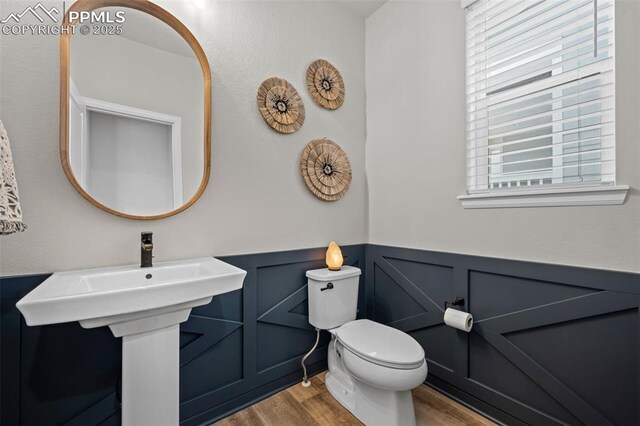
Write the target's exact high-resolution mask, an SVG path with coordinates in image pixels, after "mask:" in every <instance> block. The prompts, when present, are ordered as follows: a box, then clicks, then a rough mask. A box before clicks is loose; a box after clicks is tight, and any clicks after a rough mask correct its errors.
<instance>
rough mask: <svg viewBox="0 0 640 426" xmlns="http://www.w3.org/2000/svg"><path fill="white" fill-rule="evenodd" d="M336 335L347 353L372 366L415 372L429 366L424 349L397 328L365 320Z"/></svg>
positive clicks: (351, 323) (342, 327) (347, 327)
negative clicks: (426, 364)
mask: <svg viewBox="0 0 640 426" xmlns="http://www.w3.org/2000/svg"><path fill="white" fill-rule="evenodd" d="M332 332H333V334H335V335H336V338H337V339H338V341H339V342H340V344H342V345H343V346H344V347H345V349H347V350H348V351H349V352H351V353H352V354H353V355H355V356H357V357H359V358H362V359H363V360H365V361H368V362H370V363H373V364H376V365H379V366H382V367H386V368H394V369H399V370H414V369H417V368H420V367H421V366H422V365H423V364H424V363H425V359H424V357H425V354H424V350H423V349H422V346H420V344H419V343H418V342H416V340H415V339H413V338H412V337H411V336H409V335H408V334H406V333H403V332H402V331H400V330H397V329H395V328H391V327H388V326H386V325H382V324H380V323H377V322H374V321H369V320H366V319H364V320H356V321H351V322H348V323H347V324H345V325H343V326H341V327H338V328H336V329H334V330H332Z"/></svg>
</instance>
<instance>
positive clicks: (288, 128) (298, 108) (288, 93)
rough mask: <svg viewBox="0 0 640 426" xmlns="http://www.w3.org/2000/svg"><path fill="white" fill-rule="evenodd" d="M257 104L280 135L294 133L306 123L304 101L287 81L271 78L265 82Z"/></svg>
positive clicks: (269, 123)
mask: <svg viewBox="0 0 640 426" xmlns="http://www.w3.org/2000/svg"><path fill="white" fill-rule="evenodd" d="M256 103H257V105H258V110H259V111H260V114H262V118H264V121H266V122H267V124H268V125H269V126H271V127H272V128H273V129H275V130H277V131H278V132H280V133H293V132H295V131H296V130H298V129H299V128H300V127H302V123H304V104H303V103H302V99H301V98H300V95H299V94H298V91H297V90H296V89H295V87H293V86H292V85H291V83H289V82H288V81H287V80H285V79H282V78H279V77H271V78H268V79H266V80H265V81H263V82H262V84H261V85H260V87H259V88H258V94H257V95H256Z"/></svg>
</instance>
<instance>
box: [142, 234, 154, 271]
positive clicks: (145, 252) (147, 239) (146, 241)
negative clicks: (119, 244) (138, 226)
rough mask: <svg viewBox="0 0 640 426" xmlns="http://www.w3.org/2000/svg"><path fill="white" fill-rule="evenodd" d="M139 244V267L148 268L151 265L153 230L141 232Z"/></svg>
mask: <svg viewBox="0 0 640 426" xmlns="http://www.w3.org/2000/svg"><path fill="white" fill-rule="evenodd" d="M140 244H141V245H140V267H141V268H150V267H152V266H153V232H142V233H141V234H140Z"/></svg>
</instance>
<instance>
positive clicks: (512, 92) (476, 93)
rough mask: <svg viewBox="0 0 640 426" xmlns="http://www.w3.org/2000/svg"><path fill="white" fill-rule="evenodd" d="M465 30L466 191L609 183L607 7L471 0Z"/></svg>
mask: <svg viewBox="0 0 640 426" xmlns="http://www.w3.org/2000/svg"><path fill="white" fill-rule="evenodd" d="M466 25H467V35H466V43H467V53H466V54H467V87H466V97H467V188H468V192H469V193H473V192H485V191H489V190H494V189H500V188H512V189H514V188H520V187H524V188H529V187H532V186H538V185H578V184H585V183H586V184H592V185H593V184H602V183H614V181H615V140H614V130H615V129H614V127H615V126H614V119H615V114H614V105H615V103H614V68H613V67H614V0H478V1H477V2H475V3H473V4H472V5H471V7H470V8H469V9H468V10H467V23H466Z"/></svg>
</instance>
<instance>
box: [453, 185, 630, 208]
mask: <svg viewBox="0 0 640 426" xmlns="http://www.w3.org/2000/svg"><path fill="white" fill-rule="evenodd" d="M628 191H629V186H627V185H614V186H587V187H573V188H547V189H525V190H511V191H509V190H505V191H495V192H487V193H482V194H466V195H459V196H458V200H460V202H461V203H462V207H464V208H465V209H492V208H508V207H557V206H604V205H616V204H622V203H624V200H625V198H626V196H627V192H628Z"/></svg>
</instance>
